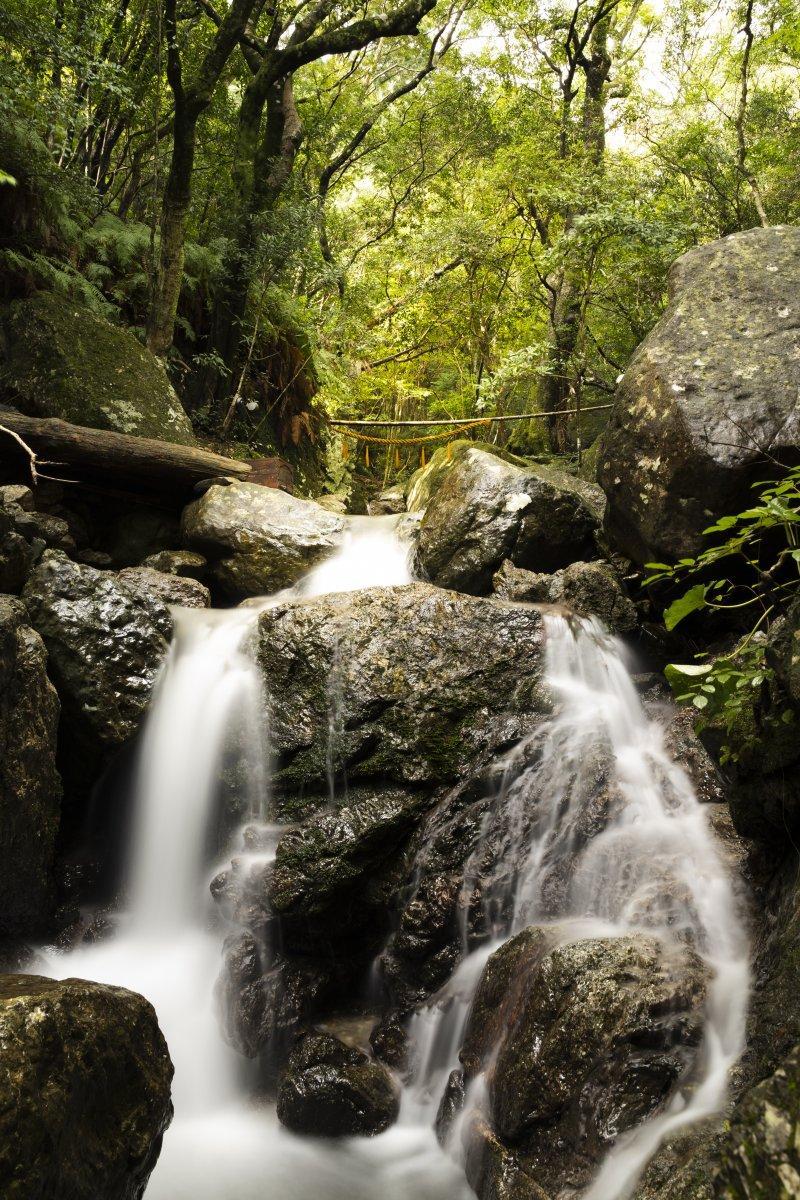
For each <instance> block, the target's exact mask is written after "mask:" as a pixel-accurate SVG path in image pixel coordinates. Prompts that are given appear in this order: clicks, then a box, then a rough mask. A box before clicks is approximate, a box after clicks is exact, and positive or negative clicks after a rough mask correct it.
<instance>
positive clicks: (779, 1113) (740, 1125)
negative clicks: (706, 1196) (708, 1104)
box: [714, 1046, 800, 1200]
mask: <svg viewBox="0 0 800 1200" xmlns="http://www.w3.org/2000/svg"><path fill="white" fill-rule="evenodd" d="M715 1184H716V1187H715V1193H714V1194H715V1197H718V1198H719V1200H789V1197H792V1196H800V1046H796V1047H795V1048H794V1050H792V1052H791V1053H790V1054H789V1055H787V1057H786V1058H785V1059H784V1060H783V1062H782V1063H781V1064H780V1066H779V1067H778V1069H777V1070H776V1071H775V1072H774V1073H773V1074H772V1075H770V1076H769V1078H768V1079H765V1080H763V1081H762V1082H761V1083H760V1084H758V1086H757V1087H754V1088H752V1089H751V1090H750V1091H749V1092H748V1093H747V1094H746V1095H745V1096H744V1098H743V1099H742V1100H741V1101H740V1103H739V1104H738V1105H737V1106H736V1108H735V1109H734V1112H733V1116H732V1118H731V1122H730V1130H729V1132H727V1133H726V1136H725V1138H724V1139H723V1141H722V1143H721V1146H720V1164H719V1168H718V1177H717V1179H716V1180H715Z"/></svg>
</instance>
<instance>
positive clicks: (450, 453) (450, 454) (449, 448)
mask: <svg viewBox="0 0 800 1200" xmlns="http://www.w3.org/2000/svg"><path fill="white" fill-rule="evenodd" d="M452 457H453V443H452V442H448V443H447V453H446V454H445V458H446V459H447V461H448V462H450V459H451V458H452Z"/></svg>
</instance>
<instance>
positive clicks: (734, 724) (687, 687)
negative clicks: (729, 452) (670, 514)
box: [645, 467, 800, 762]
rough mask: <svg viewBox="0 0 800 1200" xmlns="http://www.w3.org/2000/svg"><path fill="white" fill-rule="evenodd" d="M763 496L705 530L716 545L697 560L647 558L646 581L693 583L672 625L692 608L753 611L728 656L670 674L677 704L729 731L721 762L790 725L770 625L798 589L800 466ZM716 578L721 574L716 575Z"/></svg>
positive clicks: (675, 604) (701, 658)
mask: <svg viewBox="0 0 800 1200" xmlns="http://www.w3.org/2000/svg"><path fill="white" fill-rule="evenodd" d="M754 487H755V489H756V490H757V494H758V499H757V503H755V504H754V505H753V506H752V507H750V508H747V509H745V510H744V511H743V512H740V513H736V514H734V515H730V516H724V517H721V518H720V519H719V520H717V521H716V522H715V523H714V524H713V525H710V526H709V527H708V529H706V530H705V531H704V533H705V536H706V537H707V538H711V539H713V541H712V544H711V545H710V546H708V547H706V549H704V550H703V551H701V553H700V554H698V555H697V557H696V558H683V559H681V560H680V561H679V562H678V563H676V564H674V565H673V566H669V565H668V564H665V563H649V564H648V569H649V570H650V571H651V572H652V573H651V574H650V575H649V577H648V578H647V579H646V580H645V583H646V584H647V585H652V584H663V583H671V584H675V583H680V584H683V583H686V582H688V581H690V580H692V579H693V578H696V577H697V576H701V577H702V578H703V579H708V580H709V581H708V582H698V583H693V584H692V585H691V587H689V588H688V589H687V590H686V591H684V592H683V593H682V594H681V595H680V596H679V597H678V598H677V599H675V600H673V601H672V602H671V604H669V606H668V607H667V608H666V610H665V612H664V623H665V625H666V627H667V629H669V630H672V629H675V627H676V626H677V625H678V624H679V623H680V622H681V621H683V620H685V619H686V618H687V617H689V616H691V615H692V614H693V613H698V612H701V611H703V610H717V611H720V612H722V613H724V614H727V615H731V616H735V615H738V614H739V613H740V612H748V611H751V610H752V611H754V612H755V613H756V614H757V619H756V620H755V623H754V624H753V625H752V628H751V629H750V631H749V632H748V633H747V634H746V636H744V637H743V638H742V639H740V641H739V642H738V643H737V644H736V646H735V647H734V648H733V650H731V651H730V652H729V653H728V654H724V655H711V654H708V653H706V654H701V655H698V661H697V662H694V663H671V664H669V665H668V666H667V668H666V671H665V674H666V677H667V680H668V681H669V683H670V686H671V687H672V689H673V692H674V693H675V697H676V699H677V700H678V702H679V703H682V704H691V705H693V706H694V708H695V709H697V711H698V713H699V714H700V717H701V721H700V725H701V727H708V726H714V727H716V728H718V729H720V730H721V731H722V733H723V738H724V740H723V744H722V761H723V762H736V761H738V760H739V759H740V758H741V757H742V756H743V755H745V754H749V753H751V752H752V751H753V749H754V748H755V747H756V746H757V745H758V744H759V742H760V740H761V739H762V738H763V737H764V736H765V735H766V734H768V733H769V729H770V726H774V725H775V724H776V723H789V722H792V721H793V720H794V719H795V717H794V712H793V710H792V709H791V708H785V707H779V709H778V710H777V711H776V710H775V706H774V705H773V704H771V703H767V704H765V705H759V699H760V697H762V696H766V697H769V695H770V685H771V684H772V682H773V679H774V672H773V670H772V667H771V666H770V664H769V662H768V659H767V656H766V648H767V640H766V636H765V630H766V629H767V628H768V626H769V622H770V618H771V617H772V616H773V615H774V614H775V613H776V611H780V609H781V608H782V607H783V606H785V605H786V604H788V603H789V602H790V601H791V600H792V599H793V598H794V597H795V596H796V595H797V594H798V593H799V592H800V467H795V468H793V469H792V470H790V471H788V472H787V473H786V475H785V476H783V477H782V478H781V479H779V480H778V481H776V482H769V483H759V484H755V485H754ZM711 575H715V576H718V577H717V578H714V579H710V576H711Z"/></svg>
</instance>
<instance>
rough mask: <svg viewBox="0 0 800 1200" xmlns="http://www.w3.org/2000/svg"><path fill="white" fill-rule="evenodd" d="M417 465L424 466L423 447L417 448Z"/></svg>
mask: <svg viewBox="0 0 800 1200" xmlns="http://www.w3.org/2000/svg"><path fill="white" fill-rule="evenodd" d="M419 465H420V466H421V467H424V466H425V447H424V446H420V448H419Z"/></svg>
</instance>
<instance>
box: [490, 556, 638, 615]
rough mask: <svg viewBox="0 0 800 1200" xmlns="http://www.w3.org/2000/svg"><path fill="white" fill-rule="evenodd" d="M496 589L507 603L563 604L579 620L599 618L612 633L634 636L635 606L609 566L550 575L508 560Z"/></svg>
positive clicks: (586, 565)
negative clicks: (582, 618) (575, 614)
mask: <svg viewBox="0 0 800 1200" xmlns="http://www.w3.org/2000/svg"><path fill="white" fill-rule="evenodd" d="M493 585H494V592H495V595H497V596H500V597H501V598H503V599H506V600H518V601H520V600H521V601H528V602H534V603H544V604H560V605H565V606H566V607H567V608H569V609H571V611H572V612H574V613H577V615H578V616H579V617H598V618H599V619H600V620H601V621H602V622H603V625H604V626H605V627H606V629H609V630H610V631H611V632H612V633H631V632H633V630H634V629H635V628H636V626H637V615H636V608H635V606H634V603H633V601H632V600H631V599H630V598H629V596H627V595H626V593H625V588H624V586H623V584H622V581H621V579H620V578H619V575H618V574H617V572H616V571H615V569H614V567H613V566H612V565H611V564H610V563H608V562H574V563H570V564H569V566H567V567H565V568H564V569H563V570H562V571H554V572H553V573H552V574H549V575H548V574H544V573H537V572H534V571H525V570H522V569H521V568H519V567H515V566H514V565H513V563H511V562H509V561H508V559H506V561H505V562H504V563H503V565H502V566H501V568H500V570H499V571H497V572H496V573H495V576H494V579H493Z"/></svg>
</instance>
